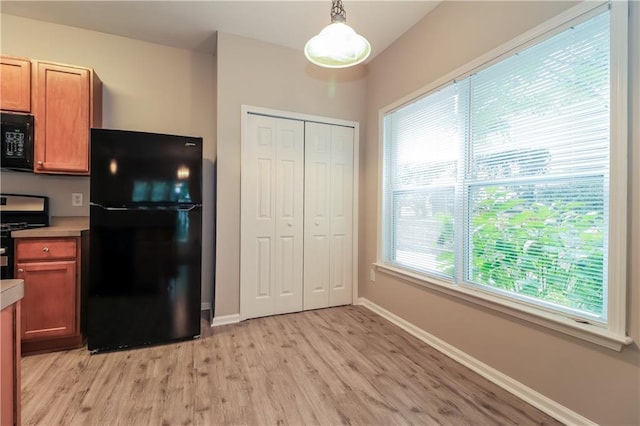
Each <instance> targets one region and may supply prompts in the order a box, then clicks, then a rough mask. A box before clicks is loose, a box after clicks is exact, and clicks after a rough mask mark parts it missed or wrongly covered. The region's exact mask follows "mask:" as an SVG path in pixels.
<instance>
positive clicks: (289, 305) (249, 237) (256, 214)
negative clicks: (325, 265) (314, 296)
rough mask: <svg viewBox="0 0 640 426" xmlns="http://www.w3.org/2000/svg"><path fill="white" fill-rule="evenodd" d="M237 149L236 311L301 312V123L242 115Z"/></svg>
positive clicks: (250, 313) (261, 313) (246, 315)
mask: <svg viewBox="0 0 640 426" xmlns="http://www.w3.org/2000/svg"><path fill="white" fill-rule="evenodd" d="M246 124H247V128H246V132H247V134H246V137H245V138H244V139H243V141H244V142H243V143H244V145H243V147H242V179H241V203H242V208H241V248H240V251H241V253H240V289H241V294H240V304H241V306H240V312H241V313H242V315H243V317H244V318H254V317H259V316H265V315H273V314H276V313H283V312H293V311H299V310H301V309H302V266H301V265H302V249H303V246H302V242H303V233H302V224H303V210H302V207H303V204H302V197H303V192H302V191H303V185H302V182H303V166H304V165H303V158H304V157H303V156H304V134H303V130H304V128H303V124H302V123H301V122H299V121H295V120H285V119H277V118H272V117H265V116H260V115H253V114H249V115H248V116H247V122H246Z"/></svg>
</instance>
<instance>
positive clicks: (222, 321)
mask: <svg viewBox="0 0 640 426" xmlns="http://www.w3.org/2000/svg"><path fill="white" fill-rule="evenodd" d="M239 322H240V314H233V315H223V316H220V317H214V318H213V321H212V322H211V327H219V326H221V325H228V324H237V323H239Z"/></svg>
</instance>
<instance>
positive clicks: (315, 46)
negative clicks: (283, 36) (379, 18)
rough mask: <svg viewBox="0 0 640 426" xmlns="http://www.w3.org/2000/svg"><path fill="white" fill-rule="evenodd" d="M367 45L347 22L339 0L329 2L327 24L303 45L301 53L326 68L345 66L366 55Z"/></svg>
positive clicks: (362, 59)
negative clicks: (329, 15) (329, 20)
mask: <svg viewBox="0 0 640 426" xmlns="http://www.w3.org/2000/svg"><path fill="white" fill-rule="evenodd" d="M370 53H371V45H370V44H369V42H368V41H367V39H366V38H364V37H362V36H361V35H359V34H357V33H356V32H355V31H354V30H353V28H351V27H350V26H348V25H347V14H346V12H345V11H344V6H342V0H332V2H331V24H329V25H327V26H326V27H324V29H323V30H322V31H320V34H318V35H317V36H315V37H313V38H312V39H311V40H309V41H308V42H307V44H306V45H305V46H304V55H305V56H306V57H307V59H308V60H309V61H311V62H312V63H314V64H316V65H319V66H321V67H326V68H346V67H350V66H353V65H357V64H359V63H360V62H362V61H364V60H365V59H367V58H368V57H369V54H370Z"/></svg>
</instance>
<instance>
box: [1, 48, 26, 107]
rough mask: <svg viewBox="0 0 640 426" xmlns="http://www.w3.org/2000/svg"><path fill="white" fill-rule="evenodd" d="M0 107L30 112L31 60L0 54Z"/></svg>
mask: <svg viewBox="0 0 640 426" xmlns="http://www.w3.org/2000/svg"><path fill="white" fill-rule="evenodd" d="M0 93H2V96H0V109H1V110H3V111H16V112H26V113H29V112H31V61H30V60H29V59H23V58H11V57H8V56H0Z"/></svg>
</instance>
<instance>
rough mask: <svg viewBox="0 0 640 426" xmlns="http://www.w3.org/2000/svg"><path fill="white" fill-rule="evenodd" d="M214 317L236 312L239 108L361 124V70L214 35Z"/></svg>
mask: <svg viewBox="0 0 640 426" xmlns="http://www.w3.org/2000/svg"><path fill="white" fill-rule="evenodd" d="M217 56H218V83H217V87H218V159H219V163H218V164H219V167H218V209H217V214H218V218H217V224H218V226H217V251H218V258H217V264H216V316H224V315H232V314H237V313H239V312H240V107H241V105H251V106H258V107H265V108H273V109H278V110H283V111H291V112H297V113H304V114H314V115H319V116H325V117H334V118H340V119H344V120H353V121H358V122H363V120H364V99H365V80H364V75H363V74H362V73H363V72H364V70H363V69H362V68H356V69H346V70H326V69H320V68H319V67H316V66H314V65H312V64H310V63H308V62H307V60H306V59H305V58H304V55H303V54H302V52H300V51H297V50H294V49H289V48H285V47H279V46H275V45H272V44H268V43H263V42H259V41H256V40H252V39H248V38H244V37H240V36H236V35H231V34H225V33H219V34H218V53H217Z"/></svg>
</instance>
